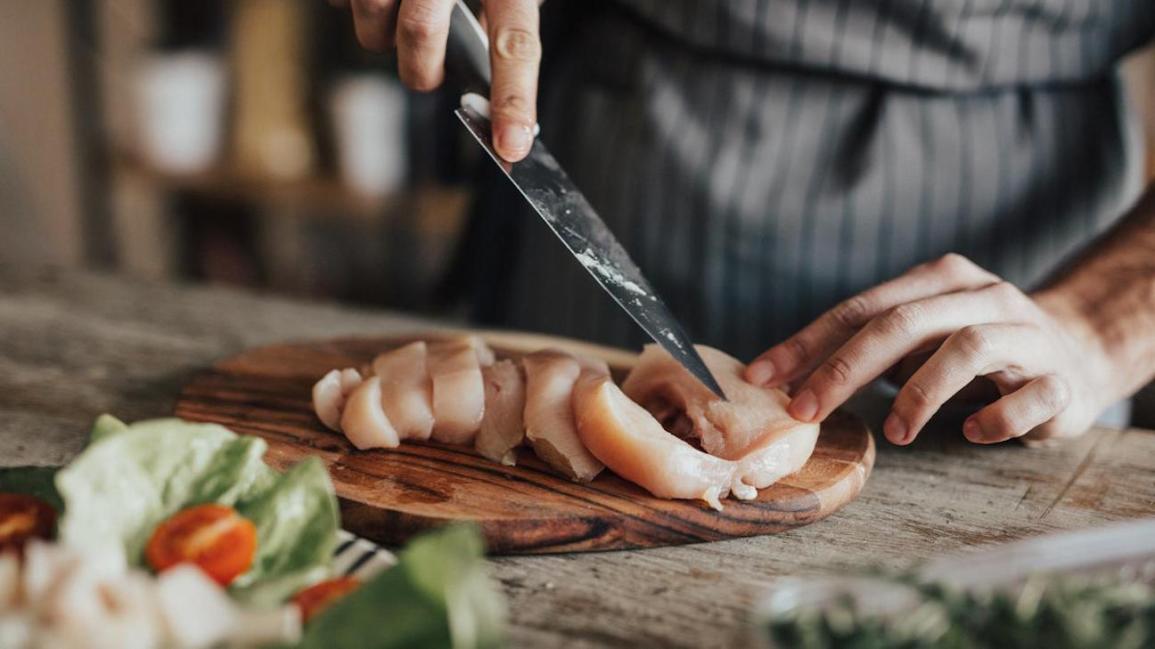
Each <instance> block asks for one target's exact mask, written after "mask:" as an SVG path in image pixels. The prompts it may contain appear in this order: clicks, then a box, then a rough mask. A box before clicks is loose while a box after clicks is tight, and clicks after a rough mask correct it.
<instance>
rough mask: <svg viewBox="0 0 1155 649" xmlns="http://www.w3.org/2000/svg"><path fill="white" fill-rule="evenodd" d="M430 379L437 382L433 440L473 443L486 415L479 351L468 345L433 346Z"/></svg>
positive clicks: (447, 344)
mask: <svg viewBox="0 0 1155 649" xmlns="http://www.w3.org/2000/svg"><path fill="white" fill-rule="evenodd" d="M429 376H430V377H431V378H432V381H433V439H435V440H437V441H439V442H444V443H447V444H469V443H471V442H472V441H473V438H474V436H475V435H476V434H477V431H478V429H479V428H481V418H482V416H483V415H484V414H485V384H484V383H483V381H482V379H481V365H480V363H479V361H478V352H477V349H476V347H475V346H474V345H472V344H470V343H468V342H465V341H451V342H439V343H434V344H433V345H430V348H429Z"/></svg>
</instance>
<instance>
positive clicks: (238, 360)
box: [176, 332, 874, 554]
mask: <svg viewBox="0 0 1155 649" xmlns="http://www.w3.org/2000/svg"><path fill="white" fill-rule="evenodd" d="M436 337H437V336H436V335H431V334H428V333H421V334H418V335H416V336H402V337H400V338H398V337H380V336H373V337H357V338H338V339H325V340H318V341H299V342H288V343H278V344H274V345H265V346H262V347H258V348H255V349H250V350H245V351H244V352H241V353H240V354H237V355H235V356H230V357H228V358H225V359H221V360H220V361H217V362H216V363H214V364H213V367H212V368H211V369H209V370H206V371H204V372H200V373H198V374H197V375H196V376H195V377H194V378H193V379H192V380H191V381H190V382H189V383H188V384H187V385H186V386H185V387H184V389H183V390H182V392H181V396H180V398H179V399H178V401H177V404H176V414H177V416H179V417H183V418H185V419H192V420H195V421H208V422H214V423H218V424H223V425H225V426H228V427H229V428H231V429H233V430H234V431H236V432H238V433H246V434H250V435H257V436H260V437H262V438H264V439H265V440H266V441H267V442H268V443H269V451H268V453H267V454H266V457H267V458H269V461H270V463H272V464H273V466H275V467H276V468H279V469H287V468H288V467H289V466H291V465H293V464H295V463H297V462H299V461H301V460H302V459H304V458H305V457H307V456H309V455H315V456H317V457H320V458H321V459H322V460H323V461H324V462H325V464H326V466H327V467H328V468H329V475H330V476H332V478H333V484H334V486H335V488H336V490H337V495H338V496H340V497H341V500H342V502H341V511H342V521H343V523H344V526H345V528H346V529H348V530H349V531H350V532H354V533H356V534H359V535H361V536H364V537H365V538H368V539H370V540H373V541H377V542H380V543H386V544H398V543H402V542H404V541H405V540H407V539H408V538H409V537H410V536H412V535H413V534H415V533H417V532H420V531H422V530H425V529H429V528H432V527H437V526H438V525H444V524H445V523H446V522H448V521H455V520H469V521H473V522H474V523H476V524H478V525H479V526H480V527H481V529H482V532H483V533H484V534H485V538H486V541H487V545H488V547H489V548H490V550H491V552H493V553H495V554H543V553H555V552H584V551H591V550H620V549H631V548H651V547H659V546H666V545H683V544H686V543H695V542H699V543H700V542H702V541H718V540H723V539H730V538H735V537H741V536H757V535H761V534H771V533H775V532H781V531H783V530H788V529H792V528H795V527H798V526H800V525H808V524H810V523H813V522H815V521H818V520H821V519H823V518H825V517H826V516H829V515H830V514H831V513H833V512H834V511H836V510H838V509H839V508H841V507H842V506H844V505H845V504H846V503H847V502H849V501H850V500H852V499H853V498H854V497H855V496H857V495H858V494H859V492H860V491H861V490H862V486H863V484H864V483H865V481H866V478H867V476H868V475H869V474H870V468H871V466H873V463H874V444H873V442H872V440H871V436H870V433H869V431H867V429H866V426H865V424H863V423H862V421H861V420H860V419H858V418H856V417H853V416H851V415H846V414H842V415H841V416H837V417H832V418H830V419H828V420H827V421H826V422H825V423H823V425H822V432H821V434H820V436H819V438H818V443H817V444H816V446H815V449H814V454H813V455H812V456H811V457H810V461H809V462H807V464H806V466H804V467H803V468H802V470H801V471H799V472H798V473H796V474H794V475H791V476H788V477H786V478H785V479H783V480H781V481H779V482H778V483H776V484H774V485H772V486H771V487H770V488H768V489H763V490H762V491H761V492H760V493H759V494H758V498H757V499H755V500H751V501H739V500H735V499H727V500H726V501H724V502H725V509H724V511H720V512H719V511H715V510H713V509H711V508H710V506H709V505H707V504H706V503H704V502H701V501H687V500H667V499H664V498H654V497H653V496H651V495H649V494H648V493H646V491H645V490H644V489H642V488H640V487H638V486H637V485H634V484H632V483H630V482H628V481H625V480H622V479H621V478H619V477H617V476H615V475H613V474H612V473H610V472H609V471H603V472H602V474H601V475H599V476H598V477H597V478H596V479H594V480H593V481H592V482H590V483H588V484H577V483H574V482H571V481H570V480H568V479H566V478H564V477H562V476H558V475H557V474H556V473H555V472H553V471H551V470H550V469H549V468H548V467H546V466H545V464H544V463H543V462H541V461H539V460H537V458H536V457H534V456H533V454H532V453H530V452H523V453H521V457H520V461H519V463H518V466H515V467H507V466H502V465H500V464H497V463H495V462H492V461H490V460H487V459H485V458H483V457H480V456H479V455H477V454H476V453H474V452H473V451H472V449H468V448H462V447H460V446H447V445H441V444H436V443H405V444H402V445H401V447H400V448H397V449H389V450H380V449H378V450H370V451H358V450H357V449H356V447H354V446H353V445H352V444H351V443H350V442H349V441H348V440H347V439H345V437H344V436H343V435H340V434H338V433H334V432H333V431H331V430H329V429H327V428H325V427H324V426H322V425H321V422H320V421H318V420H317V417H316V415H314V413H313V406H312V386H313V384H314V383H315V382H316V381H317V379H318V378H319V377H321V376H323V375H324V374H325V373H326V372H328V371H329V370H331V369H334V368H343V367H357V368H360V367H365V366H368V365H369V364H370V362H371V361H372V360H373V357H374V356H376V355H377V354H379V353H381V352H383V351H386V350H388V349H392V348H395V347H397V346H399V345H401V344H404V343H407V342H412V341H413V340H415V339H419V338H423V339H433V338H436ZM486 338H487V339H488V340H489V342H490V344H491V346H492V347H493V348H494V350H495V351H496V352H497V355H498V357H499V358H516V357H518V356H520V355H522V354H524V353H527V352H531V351H535V350H537V349H541V348H543V347H550V348H556V349H563V350H568V351H571V352H574V353H579V354H580V353H583V351H584V352H585V353H586V354H587V355H589V356H598V357H602V358H603V359H604V360H606V362H607V363H609V364H610V368H611V370H612V371H613V372H614V374H615V375H616V376H617V378H618V379H619V380H620V379H622V378H624V376H625V374H626V372H627V371H628V370H629V368H630V367H632V365H633V362H634V356H633V355H631V354H629V353H627V352H624V351H621V350H616V351H615V350H607V351H606V352H603V351H602V350H599V349H597V348H591V347H590V346H588V345H582V344H580V343H578V342H577V341H569V340H566V339H562V338H552V339H547V340H542V339H541V337H540V336H534V335H521V334H520V333H517V332H510V333H506V334H505V335H504V336H501V337H489V336H486Z"/></svg>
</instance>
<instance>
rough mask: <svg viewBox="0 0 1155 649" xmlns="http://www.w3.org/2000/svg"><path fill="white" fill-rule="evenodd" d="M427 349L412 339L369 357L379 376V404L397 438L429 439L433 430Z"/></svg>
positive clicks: (423, 344) (431, 387) (431, 392)
mask: <svg viewBox="0 0 1155 649" xmlns="http://www.w3.org/2000/svg"><path fill="white" fill-rule="evenodd" d="M427 358H428V349H427V347H426V345H425V343H424V342H421V341H419V342H415V343H410V344H408V345H405V346H404V347H398V348H397V349H394V350H392V351H388V352H385V353H384V354H380V355H379V356H377V358H375V359H373V373H374V374H376V375H377V376H378V377H379V378H380V379H381V406H382V408H383V409H384V410H385V415H386V416H387V417H388V418H389V421H390V422H391V423H392V424H393V428H394V429H395V430H396V431H397V436H398V437H399V438H401V439H429V435H430V434H431V433H432V432H433V383H432V381H431V380H430V378H429V368H428V364H427Z"/></svg>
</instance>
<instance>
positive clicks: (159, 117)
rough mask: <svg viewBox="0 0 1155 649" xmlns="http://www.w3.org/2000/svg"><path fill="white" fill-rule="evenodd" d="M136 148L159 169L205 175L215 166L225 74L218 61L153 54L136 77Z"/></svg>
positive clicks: (196, 55) (184, 54)
mask: <svg viewBox="0 0 1155 649" xmlns="http://www.w3.org/2000/svg"><path fill="white" fill-rule="evenodd" d="M136 96H137V113H138V119H137V124H138V129H139V132H138V146H139V148H140V151H141V153H142V154H143V155H144V156H145V157H146V158H147V159H148V160H149V161H150V162H151V163H152V164H154V165H155V166H157V167H158V168H160V169H162V170H164V171H169V172H173V173H195V172H198V171H204V170H205V169H207V168H209V167H210V166H212V165H213V163H215V162H216V161H217V159H218V158H219V156H220V151H221V140H222V134H223V131H224V128H223V125H224V104H225V72H224V65H223V64H222V62H221V60H220V58H219V57H217V56H214V55H212V54H209V53H207V52H198V51H188V52H178V53H171V54H155V55H152V56H151V57H149V58H148V59H147V60H146V61H145V62H144V63H143V64H142V65H141V67H140V69H139V70H138V71H137V77H136Z"/></svg>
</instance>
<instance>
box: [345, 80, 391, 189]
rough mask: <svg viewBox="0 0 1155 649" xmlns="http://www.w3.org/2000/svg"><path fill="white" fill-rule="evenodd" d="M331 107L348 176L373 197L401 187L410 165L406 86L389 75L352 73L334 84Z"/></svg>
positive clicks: (347, 180) (350, 183)
mask: <svg viewBox="0 0 1155 649" xmlns="http://www.w3.org/2000/svg"><path fill="white" fill-rule="evenodd" d="M329 108H330V113H331V115H332V119H333V130H334V134H335V138H334V139H335V141H336V145H337V161H338V166H339V168H340V171H341V178H342V180H343V181H344V182H345V183H346V184H347V185H348V186H349V187H351V188H352V189H354V190H356V191H358V192H361V193H363V194H368V195H372V196H380V195H383V194H387V193H389V192H392V191H396V190H397V189H399V188H400V187H401V186H402V185H403V184H404V182H405V176H406V172H407V170H408V166H409V155H408V151H407V147H406V141H405V133H406V128H405V118H406V95H405V90H404V89H403V88H402V87H401V85H400V84H399V83H397V82H396V81H393V80H391V79H389V78H388V77H385V76H383V75H374V74H360V75H353V76H348V77H345V78H343V79H340V80H339V81H337V82H336V83H335V84H334V85H333V89H332V92H331V94H330V97H329Z"/></svg>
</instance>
